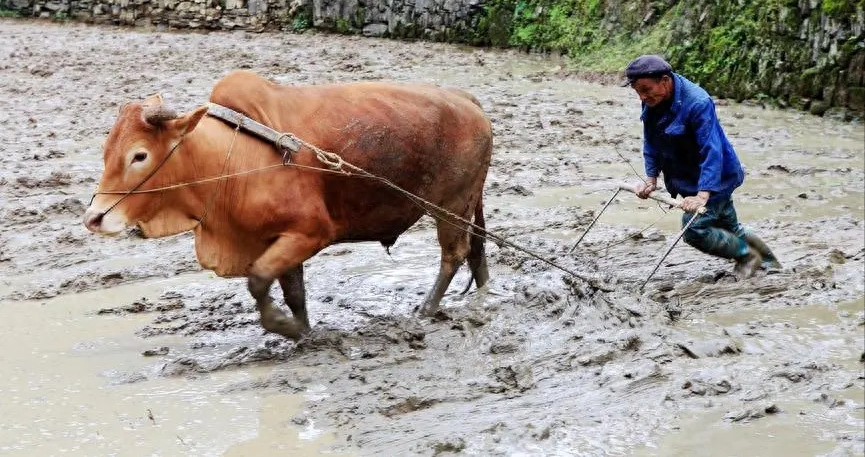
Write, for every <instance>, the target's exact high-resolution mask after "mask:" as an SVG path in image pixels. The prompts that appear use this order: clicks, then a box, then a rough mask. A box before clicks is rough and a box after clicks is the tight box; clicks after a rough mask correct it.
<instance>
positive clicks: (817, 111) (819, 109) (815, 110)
mask: <svg viewBox="0 0 865 457" xmlns="http://www.w3.org/2000/svg"><path fill="white" fill-rule="evenodd" d="M829 107H830V105H829V102H826V101H823V100H817V101H815V102H813V103H811V108H810V109H809V110H808V111H809V112H810V113H811V114H813V115H815V116H822V115H823V114H825V113H826V110H828V109H829Z"/></svg>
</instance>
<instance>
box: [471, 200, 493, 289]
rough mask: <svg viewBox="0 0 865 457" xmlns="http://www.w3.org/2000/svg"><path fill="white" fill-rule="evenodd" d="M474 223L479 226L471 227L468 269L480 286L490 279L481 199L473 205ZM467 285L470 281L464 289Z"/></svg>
mask: <svg viewBox="0 0 865 457" xmlns="http://www.w3.org/2000/svg"><path fill="white" fill-rule="evenodd" d="M474 224H475V225H476V226H477V227H479V228H472V234H471V241H470V248H469V269H471V272H472V279H474V281H475V285H476V286H477V287H478V288H481V287H483V285H484V284H486V283H487V281H489V279H490V271H489V268H488V267H487V254H486V248H485V247H484V242H485V241H486V232H485V230H486V222H485V221H484V204H483V200H482V199H481V200H478V204H477V206H475V220H474ZM469 287H471V283H469V285H468V286H467V287H466V291H468V289H469Z"/></svg>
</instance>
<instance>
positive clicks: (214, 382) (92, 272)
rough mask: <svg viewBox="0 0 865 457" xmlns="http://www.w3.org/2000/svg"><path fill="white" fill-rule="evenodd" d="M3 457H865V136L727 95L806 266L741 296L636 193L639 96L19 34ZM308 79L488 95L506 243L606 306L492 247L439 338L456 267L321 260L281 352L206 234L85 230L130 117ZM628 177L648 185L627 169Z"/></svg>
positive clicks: (405, 66)
mask: <svg viewBox="0 0 865 457" xmlns="http://www.w3.org/2000/svg"><path fill="white" fill-rule="evenodd" d="M0 37H2V39H0V57H2V59H0V76H2V77H0V106H2V112H3V113H4V116H2V118H0V126H2V129H0V142H2V144H3V154H2V155H0V163H2V167H0V194H2V195H0V202H2V207H0V212H2V215H3V218H2V223H0V322H3V324H2V331H0V342H2V346H3V348H4V363H3V364H2V371H0V374H2V377H3V379H4V382H3V383H0V405H2V410H3V412H4V414H3V417H2V419H0V453H2V454H3V455H20V456H25V455H26V456H30V455H61V454H63V455H127V454H129V453H130V452H133V453H135V454H157V455H200V456H209V455H226V456H242V455H319V454H323V455H449V454H466V455H557V456H559V455H561V456H571V455H586V456H597V455H639V456H693V455H701V456H729V455H749V456H776V455H785V456H815V455H826V456H846V455H863V454H865V450H863V447H865V432H863V426H865V409H863V404H865V398H863V397H865V377H863V359H865V337H863V331H865V327H863V326H865V272H863V268H865V247H863V244H865V226H863V224H865V195H863V186H865V170H863V168H865V166H863V163H865V129H863V126H862V124H861V123H841V122H837V121H833V120H830V119H823V118H817V117H813V116H810V115H807V114H803V113H799V112H795V111H778V110H772V109H764V108H762V107H759V106H746V105H741V104H735V103H726V102H725V101H719V106H718V111H719V115H720V117H721V120H722V124H723V125H724V127H725V129H726V131H727V133H728V135H729V137H730V140H731V142H732V143H733V145H734V147H735V148H736V149H737V152H738V153H739V155H740V158H741V160H742V162H743V163H744V165H745V166H746V169H747V177H746V181H745V184H744V185H743V186H742V188H740V189H739V190H738V191H737V193H736V202H737V211H738V213H739V216H740V219H741V220H742V221H743V222H744V223H745V224H746V225H748V226H750V227H752V228H753V229H754V230H755V231H757V232H758V233H759V234H760V235H761V236H762V237H763V238H764V239H765V240H766V241H767V242H768V243H769V244H770V246H771V247H772V249H773V250H774V252H775V253H776V254H777V255H778V257H779V259H780V261H781V262H782V264H783V267H784V268H783V269H781V270H779V271H769V272H767V271H763V272H761V273H759V274H758V275H757V276H756V277H754V278H751V279H748V280H745V281H736V280H735V279H734V277H733V276H732V275H731V271H732V264H730V263H728V262H725V261H723V260H719V259H714V258H709V257H706V256H705V255H703V254H700V253H699V252H697V251H695V250H694V249H692V248H690V247H688V246H687V245H685V244H683V243H682V244H679V245H677V247H676V248H675V249H674V250H673V251H672V253H671V254H670V256H669V257H668V258H667V260H666V261H665V262H664V264H663V265H662V266H661V268H660V269H659V270H658V272H657V273H656V274H655V276H654V277H653V278H652V280H651V281H650V282H649V283H648V285H647V286H646V289H645V291H644V292H640V291H639V290H638V287H639V285H640V284H641V283H642V282H643V280H644V279H645V278H646V277H647V276H648V274H649V273H650V272H651V269H652V268H653V266H654V264H655V263H656V261H657V259H658V258H659V256H660V255H661V254H663V252H664V251H665V249H666V247H667V246H668V245H669V243H671V242H672V240H673V237H674V236H675V234H676V232H677V231H678V228H679V227H678V224H679V214H678V213H677V212H676V211H675V210H668V209H666V208H662V207H660V206H659V205H657V204H655V203H648V202H646V201H642V200H638V199H636V197H634V196H633V195H630V194H624V193H623V194H620V195H619V196H618V197H617V199H616V201H615V202H614V203H613V204H612V205H611V206H610V207H609V208H608V209H607V210H606V212H605V213H604V214H603V216H602V217H601V219H600V220H599V222H598V223H597V225H596V226H595V227H594V228H593V229H592V230H591V232H590V233H589V234H588V236H587V237H586V238H585V239H584V240H583V242H582V244H581V245H580V246H579V248H578V249H577V250H576V251H575V252H574V253H573V254H568V250H569V249H570V247H571V245H572V244H573V243H574V241H576V239H577V238H578V237H579V236H580V234H581V233H582V231H583V230H584V228H585V227H586V226H587V225H588V223H589V222H590V221H591V220H592V219H593V218H594V215H595V214H596V212H597V211H599V210H600V208H601V207H602V206H603V204H604V203H605V202H606V201H607V200H608V199H609V198H610V196H611V195H612V194H613V192H614V190H615V189H616V187H617V185H618V184H619V183H629V184H635V183H637V182H638V180H639V179H638V177H637V176H636V175H635V173H634V171H633V170H632V167H633V168H635V169H636V171H637V172H639V173H640V174H642V158H641V155H640V148H641V144H642V143H641V135H640V132H641V125H640V122H639V101H638V99H637V98H636V96H635V95H634V94H633V92H632V91H631V90H630V89H625V88H619V87H616V86H611V85H601V84H598V83H595V82H590V81H585V80H579V79H576V78H574V77H571V76H570V75H569V74H568V73H567V72H566V71H564V70H562V62H560V61H555V60H550V59H547V58H544V57H540V56H531V55H526V54H521V53H518V52H514V51H495V50H483V49H470V48H462V47H454V46H449V45H444V44H434V43H422V42H415V43H405V42H396V41H385V40H377V39H363V38H357V37H341V36H327V35H318V34H304V35H292V34H248V33H243V32H238V33H166V32H156V31H149V30H143V29H120V28H106V27H88V26H84V25H80V24H57V23H50V22H31V21H21V20H11V19H4V20H0ZM237 68H248V69H251V70H254V71H257V72H260V73H262V74H264V75H266V76H268V77H270V78H273V79H275V80H277V81H279V82H281V83H284V84H296V85H305V84H316V83H325V82H347V81H359V80H397V81H425V82H431V83H437V84H442V85H448V86H456V87H460V88H463V89H466V90H469V91H470V92H472V93H473V94H474V95H475V96H476V97H477V98H478V99H479V100H480V101H481V103H482V105H483V106H484V108H485V110H486V111H487V113H488V115H489V116H490V118H491V120H492V123H493V127H494V134H495V141H496V146H495V150H494V152H493V163H492V167H491V170H490V175H489V177H488V180H487V185H486V193H485V208H486V212H487V227H488V228H489V229H490V230H491V231H492V232H494V233H496V234H498V235H500V236H503V237H505V238H507V239H508V240H510V241H512V242H514V243H516V244H518V245H520V246H523V247H525V248H527V249H529V250H531V251H533V252H537V253H538V254H541V255H543V256H544V257H546V258H550V259H554V260H555V262H557V263H559V264H561V265H563V266H565V267H566V268H568V269H572V270H575V271H579V272H581V273H591V274H599V275H602V276H604V277H607V278H609V279H610V280H611V282H614V283H615V290H613V291H609V292H603V291H596V290H594V289H592V288H591V287H588V286H587V285H586V284H584V283H583V282H581V281H579V280H575V279H573V278H572V277H570V276H569V275H568V274H566V273H563V272H562V271H560V270H558V269H555V268H552V267H550V266H549V265H547V264H545V263H543V262H540V261H538V260H535V259H532V258H530V257H527V256H526V255H525V254H523V253H522V252H520V251H518V250H515V249H513V248H511V247H508V246H499V245H497V244H496V243H493V242H488V243H487V252H488V256H489V263H490V270H491V282H490V284H489V286H487V287H484V288H483V289H481V290H474V289H472V290H471V292H469V293H468V294H466V295H460V294H459V292H460V290H461V288H462V286H463V285H464V284H466V283H467V282H468V280H469V275H468V272H467V269H463V270H461V271H460V272H459V273H458V275H457V277H456V278H455V280H454V285H453V286H452V288H451V290H450V292H449V294H448V295H447V296H446V297H445V300H444V302H443V307H444V314H443V316H441V317H440V318H437V319H434V320H431V319H421V318H419V317H417V316H415V315H414V313H413V310H414V308H415V307H416V306H417V305H418V304H419V303H420V301H421V300H422V298H423V295H424V294H425V293H426V292H427V290H428V289H429V288H430V287H431V285H432V283H433V280H434V278H435V273H436V270H437V268H438V262H437V260H435V259H437V258H438V252H439V248H438V245H437V243H436V242H435V232H434V229H433V224H432V221H431V220H429V219H427V218H424V219H422V220H421V222H420V223H419V224H417V225H416V226H415V227H413V228H412V229H411V230H410V231H409V232H408V233H406V234H405V235H404V236H402V237H400V238H399V240H398V241H397V243H396V244H395V245H394V246H393V247H392V248H391V249H390V254H388V253H386V252H385V250H384V249H383V248H382V247H381V246H380V245H378V244H374V243H368V244H352V245H339V246H332V247H330V248H328V249H326V250H325V251H323V252H322V253H320V254H319V255H318V256H316V257H314V258H313V259H311V260H310V261H308V262H307V263H306V264H305V270H306V278H307V281H306V290H307V296H308V309H309V313H310V322H311V323H312V325H313V332H312V333H311V335H310V336H309V337H307V338H306V339H304V340H302V341H300V342H299V343H298V344H295V343H293V342H291V341H287V340H285V339H283V338H281V337H278V336H276V335H273V334H265V333H264V332H263V330H262V329H261V327H260V326H259V324H258V313H257V312H256V311H255V306H254V302H253V300H252V298H251V297H250V296H249V294H248V292H247V290H246V283H245V280H240V279H230V280H229V279H221V278H217V277H215V276H214V275H213V274H212V273H210V272H206V271H202V270H201V269H200V267H199V266H198V264H197V262H196V260H195V257H194V251H193V244H192V243H193V239H192V237H191V235H189V234H184V235H180V236H176V237H171V238H164V239H158V240H143V239H139V238H136V237H134V236H131V235H130V236H121V237H118V238H101V237H97V236H95V235H92V234H90V233H89V232H88V231H87V230H86V229H85V228H84V226H83V225H82V224H81V216H82V214H83V211H84V209H85V207H86V205H87V203H88V201H89V199H90V196H91V193H92V192H93V191H94V189H95V186H96V180H97V179H98V178H99V175H100V173H101V170H102V163H101V157H102V152H101V144H102V141H103V140H104V138H105V135H106V134H107V132H108V130H109V129H110V127H111V126H112V125H113V122H114V119H115V116H116V114H117V111H118V108H119V107H120V105H121V104H123V103H125V102H127V101H137V100H141V99H143V98H145V97H147V96H148V95H151V94H154V93H161V94H162V95H163V97H164V98H165V99H166V101H167V102H168V103H170V104H171V105H172V106H174V107H176V108H177V109H179V110H182V111H186V110H190V109H193V108H195V107H197V106H199V105H201V104H204V103H206V101H207V98H208V95H209V92H210V89H211V87H212V86H213V84H214V83H215V82H216V81H217V80H218V79H219V78H220V77H221V76H223V75H225V74H226V73H227V72H229V71H230V70H233V69H237ZM626 160H627V161H629V162H626Z"/></svg>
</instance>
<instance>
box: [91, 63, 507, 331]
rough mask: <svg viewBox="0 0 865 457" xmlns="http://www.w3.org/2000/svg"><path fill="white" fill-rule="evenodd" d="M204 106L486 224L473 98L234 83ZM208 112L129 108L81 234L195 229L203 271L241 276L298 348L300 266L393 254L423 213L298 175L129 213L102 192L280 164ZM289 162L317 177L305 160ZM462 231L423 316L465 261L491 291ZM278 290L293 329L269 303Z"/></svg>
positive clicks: (481, 124) (377, 88)
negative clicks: (332, 253)
mask: <svg viewBox="0 0 865 457" xmlns="http://www.w3.org/2000/svg"><path fill="white" fill-rule="evenodd" d="M210 100H211V102H214V103H217V104H220V105H224V106H227V107H229V108H232V109H234V110H235V111H238V112H242V113H244V114H246V115H247V116H249V117H251V118H252V119H255V120H256V121H258V122H260V123H262V124H264V125H267V126H270V127H271V128H273V129H274V130H277V131H279V132H291V133H294V134H295V135H297V137H299V138H301V139H303V140H305V141H307V142H308V143H310V144H313V145H316V146H318V147H319V148H321V149H323V150H325V151H331V152H334V153H338V154H339V155H340V156H341V157H342V158H343V159H344V160H345V161H347V162H349V163H351V164H354V165H356V166H358V167H360V168H362V169H364V170H367V171H368V172H370V173H372V174H373V175H376V176H380V177H383V178H386V179H388V180H390V181H392V182H393V183H395V184H396V185H397V186H399V187H401V188H402V189H405V190H407V191H409V192H411V193H412V194H415V195H417V196H420V197H422V198H423V199H425V200H427V201H429V202H431V203H434V204H435V205H438V206H440V207H441V208H444V209H446V210H448V211H451V212H453V213H455V214H456V215H458V216H460V217H462V218H464V219H466V220H471V219H472V217H474V223H475V224H477V225H478V226H480V227H483V225H484V215H483V204H482V198H481V197H482V192H483V187H484V180H485V179H486V174H487V169H488V168H489V164H490V156H491V151H492V131H491V126H490V122H489V120H488V119H487V117H486V116H485V114H484V113H483V111H482V110H481V108H480V107H479V105H478V104H477V101H476V100H475V99H474V97H472V96H471V95H470V94H468V93H465V92H462V91H459V90H452V89H443V88H438V87H435V86H431V85H419V84H414V85H413V84H387V83H377V82H364V83H355V84H340V85H321V86H309V87H288V86H280V85H277V84H274V83H272V82H270V81H268V80H265V79H263V78H261V77H260V76H257V75H255V74H254V73H251V72H247V71H237V72H233V73H231V74H229V75H228V76H226V77H225V78H223V79H222V80H220V81H219V82H218V83H217V84H216V86H215V87H214V89H213V92H212V93H211V96H210ZM207 109H208V108H207V106H201V107H199V108H197V109H195V110H193V111H191V112H189V113H185V114H182V115H176V114H174V113H171V112H170V111H168V110H167V109H166V108H165V107H163V105H162V99H161V97H159V96H153V97H150V98H148V99H147V100H145V101H144V102H143V103H130V104H127V105H125V106H124V107H123V108H122V109H121V111H120V114H119V116H118V119H117V121H116V123H115V124H114V127H113V128H112V129H111V132H110V133H109V135H108V138H107V140H106V142H105V146H104V162H105V163H104V166H105V170H104V172H103V175H102V178H101V180H100V182H99V187H98V191H97V195H96V196H95V198H94V199H93V202H92V203H91V205H90V207H89V208H88V209H87V212H86V213H85V215H84V224H85V226H87V228H88V229H90V230H91V231H93V232H97V233H101V234H115V233H118V232H120V231H122V230H124V229H125V228H126V227H127V226H130V225H138V226H139V227H140V229H141V231H142V232H143V233H144V235H145V236H146V237H163V236H169V235H173V234H177V233H180V232H184V231H189V230H193V231H194V234H195V251H196V255H197V257H198V261H199V263H200V264H201V266H202V267H203V268H206V269H209V270H213V271H215V272H216V273H217V274H218V275H220V276H225V277H232V276H247V278H248V287H249V291H250V293H251V294H252V296H253V297H254V298H255V300H256V304H257V307H258V311H259V313H260V315H261V324H262V326H263V327H264V328H265V329H266V330H268V331H271V332H276V333H279V334H282V335H284V336H286V337H289V338H293V339H297V338H299V337H300V336H301V335H302V334H303V333H305V332H306V331H308V330H309V321H308V318H307V313H306V294H305V291H304V283H303V262H304V261H305V260H307V259H309V258H310V257H312V256H313V255H315V254H316V253H317V252H319V251H320V250H322V249H323V248H325V247H327V246H329V245H331V244H334V243H342V242H357V241H378V242H381V243H382V244H383V245H385V246H390V245H392V244H393V243H394V242H395V241H396V238H397V237H398V236H399V235H400V234H402V233H403V232H404V231H405V230H407V229H408V228H409V227H411V226H412V225H413V224H414V223H415V222H417V221H418V219H419V218H420V217H421V216H422V215H423V214H424V211H423V210H422V209H421V208H419V207H418V206H417V205H416V204H414V203H412V202H411V201H410V200H409V199H408V198H406V197H405V196H404V195H402V194H400V193H398V192H397V191H395V190H393V189H391V188H388V187H386V186H384V185H383V184H382V183H380V182H376V181H375V180H371V179H369V178H363V177H348V176H343V175H339V174H333V173H324V172H320V171H312V170H308V169H301V168H293V167H281V168H274V169H271V170H269V171H265V172H260V173H253V174H247V175H242V176H237V177H234V178H231V179H227V180H222V181H211V182H207V183H204V184H199V185H191V186H181V187H175V188H172V189H169V190H162V191H156V192H135V193H132V194H130V195H128V196H127V198H124V199H123V200H122V201H120V198H121V197H122V195H119V194H112V193H107V194H106V193H101V192H111V191H118V190H120V191H129V190H132V189H134V188H135V187H136V186H137V185H140V187H139V188H138V190H139V191H141V190H144V191H146V190H148V189H150V190H153V189H159V188H161V187H165V186H169V185H172V184H178V183H187V182H190V181H195V180H200V179H202V178H207V177H213V176H218V175H222V174H226V173H236V172H239V171H243V170H252V169H258V168H262V167H267V166H271V165H276V164H280V163H281V160H282V158H281V155H280V154H281V152H279V153H278V152H277V150H276V148H275V147H274V146H273V145H272V144H270V143H267V142H264V141H262V140H260V139H258V138H257V137H253V136H250V135H246V134H243V133H240V134H237V135H236V137H235V131H234V128H233V127H232V126H229V125H228V124H226V123H224V122H223V121H220V120H218V119H215V118H212V117H210V116H205V114H206V113H207ZM172 148H176V149H175V150H174V151H173V153H172V152H171V151H172ZM229 151H230V153H229ZM163 161H164V162H163ZM292 161H293V162H294V163H296V164H298V165H304V166H309V167H319V168H322V167H323V166H322V164H321V163H320V162H319V161H318V160H317V159H316V158H315V156H314V154H313V153H311V151H310V150H309V149H306V148H304V149H302V150H301V151H300V152H299V153H298V154H295V155H294V156H293V157H292ZM148 176H149V177H148ZM142 182H143V184H141V183H142ZM118 201H119V204H116V203H117V202H118ZM115 204H116V206H114V207H112V205H115ZM106 211H107V212H106ZM465 229H466V224H464V223H461V222H456V223H454V221H445V222H443V221H437V234H438V242H439V245H440V246H441V264H440V269H439V273H438V277H437V278H436V280H435V284H434V285H433V288H432V290H430V292H429V293H428V295H427V296H426V298H425V300H424V303H423V305H422V306H421V308H420V309H421V312H422V313H423V314H425V315H429V314H432V313H434V312H435V311H436V310H437V309H438V306H439V302H440V301H441V298H442V296H443V295H444V293H445V291H446V289H447V287H448V285H449V284H450V282H451V280H452V279H453V276H454V274H455V273H456V271H457V269H458V268H459V266H460V265H461V264H462V263H463V262H464V261H465V260H466V259H468V263H469V267H470V269H471V272H472V277H473V278H474V281H475V284H476V285H477V286H478V287H480V286H482V285H483V284H484V283H485V282H486V281H487V279H488V272H487V265H486V258H485V254H484V245H483V238H482V237H481V236H478V234H477V233H473V234H472V235H469V234H468V233H467V232H466V231H465ZM274 280H278V281H279V284H280V286H281V287H282V290H283V295H284V297H285V302H286V304H287V305H288V307H289V308H290V309H291V311H292V313H293V314H294V317H293V318H290V317H288V316H286V315H285V314H284V313H283V312H282V311H280V310H279V309H278V308H277V307H276V306H275V305H274V303H273V301H272V300H271V298H270V296H269V292H268V291H269V289H270V286H271V285H272V284H273V281H274Z"/></svg>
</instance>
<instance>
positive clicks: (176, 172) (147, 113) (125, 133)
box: [83, 95, 207, 236]
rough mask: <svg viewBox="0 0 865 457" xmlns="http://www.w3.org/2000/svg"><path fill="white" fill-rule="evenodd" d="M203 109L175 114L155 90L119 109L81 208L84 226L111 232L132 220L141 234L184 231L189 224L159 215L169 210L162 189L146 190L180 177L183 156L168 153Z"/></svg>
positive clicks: (173, 151)
mask: <svg viewBox="0 0 865 457" xmlns="http://www.w3.org/2000/svg"><path fill="white" fill-rule="evenodd" d="M206 113H207V107H206V106H202V107H199V108H197V109H195V110H194V111H191V112H189V113H186V114H182V115H181V114H177V113H175V112H174V111H172V110H170V109H168V108H166V107H165V106H164V104H163V102H162V97H161V96H159V95H154V96H151V97H149V98H147V99H146V100H144V101H143V102H141V103H127V104H126V105H124V106H123V107H122V108H120V113H119V115H118V117H117V121H116V122H115V123H114V127H112V128H111V131H110V132H109V133H108V137H107V138H106V140H105V144H104V146H103V148H104V149H103V161H104V171H103V173H102V177H101V178H100V180H99V186H98V187H97V192H96V195H95V196H94V198H93V201H92V202H91V203H90V207H89V208H87V211H86V212H85V213H84V221H83V222H84V225H85V226H86V227H87V228H88V229H89V230H90V231H92V232H94V233H99V234H102V235H114V234H117V233H120V232H121V231H123V230H124V229H126V228H127V227H129V226H132V225H138V226H139V227H140V228H141V230H142V232H143V233H144V235H145V236H166V235H169V234H172V232H173V233H178V232H181V231H184V230H188V229H189V228H190V227H189V226H188V225H189V224H186V226H185V227H167V226H166V222H165V220H166V219H171V220H173V221H174V222H173V225H178V224H177V218H176V217H173V218H165V217H159V216H160V215H164V213H165V212H166V211H168V212H170V211H172V209H171V208H167V207H166V206H165V205H164V204H163V203H164V202H162V199H163V197H164V195H165V192H146V191H147V190H153V189H158V188H160V187H164V186H167V185H171V184H176V183H177V182H178V181H177V180H178V178H179V177H180V176H181V175H182V170H181V167H182V163H183V161H182V159H181V158H178V157H171V155H178V154H180V149H182V148H180V147H179V145H180V143H181V142H182V141H183V139H184V137H185V136H186V135H187V134H188V133H190V132H191V131H192V130H193V129H195V126H196V125H197V124H198V122H199V121H200V120H201V118H202V117H203V116H204V115H205V114H206ZM142 191H144V192H142ZM185 219H186V220H187V221H188V220H189V218H188V217H187V218H185ZM181 225H182V224H181Z"/></svg>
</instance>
